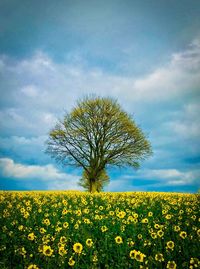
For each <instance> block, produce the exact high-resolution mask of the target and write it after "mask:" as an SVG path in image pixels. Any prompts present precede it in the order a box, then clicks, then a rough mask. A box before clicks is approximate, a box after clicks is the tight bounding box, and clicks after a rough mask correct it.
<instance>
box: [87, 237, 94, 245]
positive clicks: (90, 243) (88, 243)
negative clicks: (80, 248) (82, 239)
mask: <svg viewBox="0 0 200 269" xmlns="http://www.w3.org/2000/svg"><path fill="white" fill-rule="evenodd" d="M86 245H87V246H88V247H91V246H92V245H93V241H92V239H90V238H88V239H87V240H86Z"/></svg>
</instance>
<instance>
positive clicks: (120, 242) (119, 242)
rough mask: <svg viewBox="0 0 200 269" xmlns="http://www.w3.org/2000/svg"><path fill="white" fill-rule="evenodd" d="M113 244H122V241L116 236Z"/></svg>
mask: <svg viewBox="0 0 200 269" xmlns="http://www.w3.org/2000/svg"><path fill="white" fill-rule="evenodd" d="M115 242H116V243H117V244H122V243H123V240H122V238H121V236H116V237H115Z"/></svg>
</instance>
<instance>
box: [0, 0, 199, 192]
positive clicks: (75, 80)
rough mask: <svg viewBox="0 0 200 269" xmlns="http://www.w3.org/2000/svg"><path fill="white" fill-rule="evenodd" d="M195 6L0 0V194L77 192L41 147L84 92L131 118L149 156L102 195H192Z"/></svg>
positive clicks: (195, 178) (65, 170)
mask: <svg viewBox="0 0 200 269" xmlns="http://www.w3.org/2000/svg"><path fill="white" fill-rule="evenodd" d="M199 13H200V2H199V1H196V0H188V1H186V0H183V1H178V0H175V1H174V0H173V1H171V0H169V1H162V0H154V1H150V0H143V1H139V0H138V1H135V0H131V1H124V0H115V1H114V0H113V1H111V0H107V1H103V0H101V1H94V0H93V1H87V0H86V1H81V0H80V1H79V0H77V1H74V0H73V1H72V0H71V1H69V0H65V1H64V0H63V1H62V0H61V1H51V0H49V1H37V0H36V1H25V0H21V1H16V0H9V1H1V2H0V94H1V98H0V189H4V190H10V189H12V190H33V189H46V190H51V189H80V187H79V186H78V185H77V182H78V180H79V178H80V175H81V170H78V169H72V168H71V167H68V166H66V167H62V166H61V165H58V164H56V163H55V162H54V161H53V160H52V159H51V158H50V157H49V156H47V155H46V154H45V153H44V151H45V145H44V142H45V140H46V139H47V136H48V132H49V130H50V128H51V127H53V126H54V124H55V122H56V119H57V118H62V117H63V115H64V112H65V110H67V111H70V109H71V108H72V107H73V106H74V105H75V102H76V100H77V99H79V98H81V97H83V96H85V95H86V94H90V93H94V94H97V95H100V96H110V97H114V98H117V99H118V102H119V103H120V104H121V106H122V107H123V108H124V109H125V110H126V111H128V112H129V113H131V114H133V116H134V119H135V121H136V123H137V124H138V125H139V126H140V127H141V128H142V129H143V131H144V132H145V134H147V135H148V137H149V140H150V141H151V143H152V147H153V151H154V155H153V156H152V157H151V158H149V159H148V160H146V161H145V162H143V163H142V166H141V168H140V169H139V170H137V171H135V170H133V169H129V168H128V169H127V168H125V169H120V170H118V169H110V170H109V171H108V173H109V175H110V178H111V181H110V184H109V185H108V186H107V187H106V190H108V191H131V190H132V191H178V192H196V191H197V190H198V189H199V188H200V183H199V182H200V165H199V164H200V139H199V137H200V123H199V115H200V107H199V101H200V100H199V96H200V94H199V93H200V30H199V29H200V16H199Z"/></svg>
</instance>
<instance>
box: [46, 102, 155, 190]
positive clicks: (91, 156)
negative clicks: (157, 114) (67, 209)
mask: <svg viewBox="0 0 200 269" xmlns="http://www.w3.org/2000/svg"><path fill="white" fill-rule="evenodd" d="M46 152H47V153H48V154H50V155H51V157H53V158H55V159H56V160H57V161H59V162H62V163H63V164H68V165H73V166H76V167H81V168H83V178H85V179H84V180H82V183H84V182H85V183H86V185H85V187H86V188H88V189H89V191H90V192H95V191H97V189H98V184H99V183H98V182H101V180H102V175H105V169H106V168H107V167H109V166H118V167H124V166H132V167H134V168H138V167H139V166H140V162H141V161H142V160H144V159H146V158H147V157H148V156H149V155H151V153H152V150H151V145H150V143H149V141H148V140H147V139H146V137H145V135H144V133H143V132H142V130H141V129H140V128H139V127H138V126H137V125H136V124H135V122H134V120H133V119H132V117H131V116H130V115H128V114H127V113H126V112H125V111H124V110H122V108H121V107H120V105H119V104H118V103H117V101H116V100H114V99H111V98H100V97H92V98H89V97H86V98H84V99H82V100H80V101H78V102H77V105H76V107H74V108H73V109H72V111H71V112H70V113H66V114H65V116H64V119H63V120H60V121H59V122H58V123H57V124H56V126H55V127H54V128H53V129H52V130H51V131H50V133H49V139H48V141H47V150H46ZM87 181H88V183H87ZM101 184H102V185H103V182H101ZM88 186H89V187H88ZM99 189H101V187H100V188H99Z"/></svg>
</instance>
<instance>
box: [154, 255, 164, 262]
mask: <svg viewBox="0 0 200 269" xmlns="http://www.w3.org/2000/svg"><path fill="white" fill-rule="evenodd" d="M155 260H156V261H158V262H162V261H164V258H163V254H161V253H157V254H156V255H155Z"/></svg>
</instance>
